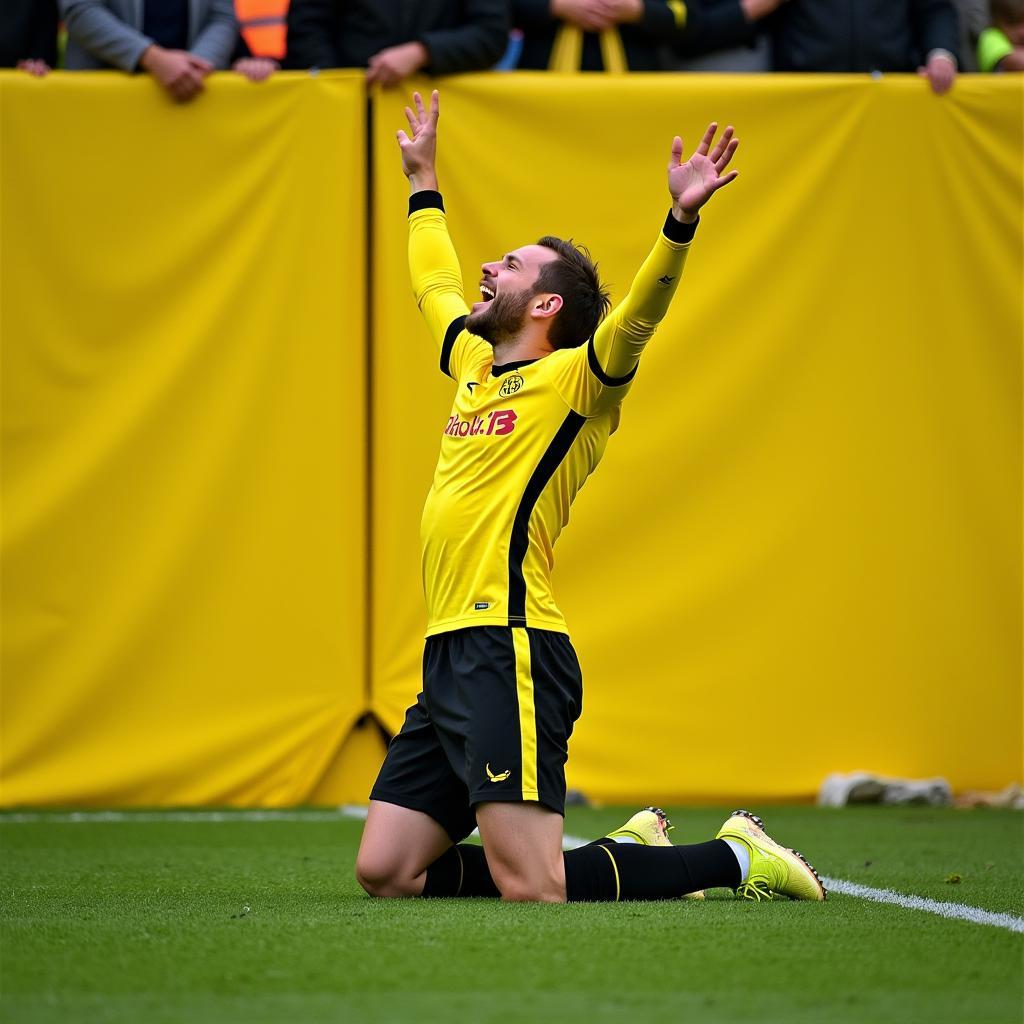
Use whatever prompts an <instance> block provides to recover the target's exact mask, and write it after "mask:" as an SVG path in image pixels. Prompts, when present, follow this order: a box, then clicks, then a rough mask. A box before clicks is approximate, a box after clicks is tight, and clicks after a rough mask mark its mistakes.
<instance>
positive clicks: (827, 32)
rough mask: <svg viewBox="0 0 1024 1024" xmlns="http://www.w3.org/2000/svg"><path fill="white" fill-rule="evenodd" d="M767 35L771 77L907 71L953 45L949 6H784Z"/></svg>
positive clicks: (865, 0) (800, 2)
mask: <svg viewBox="0 0 1024 1024" xmlns="http://www.w3.org/2000/svg"><path fill="white" fill-rule="evenodd" d="M769 29H770V32H771V39H772V58H773V63H774V67H775V70H776V71H913V70H915V69H916V68H917V67H919V66H920V65H921V64H923V63H924V59H925V57H926V56H927V55H928V53H929V52H930V51H931V50H934V49H943V50H949V51H950V53H953V54H956V52H957V47H958V42H959V25H958V21H957V13H956V10H955V8H954V7H953V3H952V0H788V3H784V4H783V5H782V6H781V7H780V8H779V9H778V10H777V11H776V12H775V13H774V14H773V15H772V16H771V18H770V19H769Z"/></svg>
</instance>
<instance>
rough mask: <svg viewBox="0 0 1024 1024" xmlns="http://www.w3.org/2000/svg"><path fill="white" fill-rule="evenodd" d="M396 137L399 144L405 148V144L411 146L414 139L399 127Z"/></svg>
mask: <svg viewBox="0 0 1024 1024" xmlns="http://www.w3.org/2000/svg"><path fill="white" fill-rule="evenodd" d="M395 138H396V139H398V144H399V145H400V146H402V147H403V148H404V147H405V146H411V145H412V139H410V138H409V136H408V135H406V134H405V132H403V131H402V129H401V128H399V129H398V131H397V132H395Z"/></svg>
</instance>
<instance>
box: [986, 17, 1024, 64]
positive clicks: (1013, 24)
mask: <svg viewBox="0 0 1024 1024" xmlns="http://www.w3.org/2000/svg"><path fill="white" fill-rule="evenodd" d="M978 66H979V67H980V68H981V70H982V71H1024V0H992V25H991V27H990V28H987V29H985V31H984V32H982V33H981V38H980V39H979V40H978Z"/></svg>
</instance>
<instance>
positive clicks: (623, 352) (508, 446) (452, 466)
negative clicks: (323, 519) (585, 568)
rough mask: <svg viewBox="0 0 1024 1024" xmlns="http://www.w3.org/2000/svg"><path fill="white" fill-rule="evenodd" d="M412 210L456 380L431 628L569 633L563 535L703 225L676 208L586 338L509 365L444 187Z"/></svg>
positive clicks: (426, 512)
mask: <svg viewBox="0 0 1024 1024" xmlns="http://www.w3.org/2000/svg"><path fill="white" fill-rule="evenodd" d="M409 208H410V216H409V266H410V271H411V274H412V283H413V290H414V292H415V294H416V301H417V304H418V306H419V309H420V311H421V312H422V313H423V315H424V317H425V319H426V321H427V325H428V327H429V328H430V332H431V334H432V335H433V337H434V340H435V341H436V342H437V344H438V346H439V347H440V366H441V370H442V371H443V372H444V373H446V374H448V376H449V377H451V378H452V380H454V381H455V382H456V389H455V399H454V402H453V405H452V409H451V413H450V415H449V417H448V420H447V422H446V423H445V424H444V426H443V428H442V431H441V452H440V455H439V457H438V460H437V468H436V470H435V471H434V479H433V483H432V485H431V488H430V493H429V494H428V495H427V500H426V504H425V506H424V509H423V518H422V522H421V529H420V539H421V550H422V570H423V588H424V592H425V594H426V600H427V612H428V626H427V636H433V635H434V634H437V633H444V632H448V631H450V630H454V629H463V628H465V627H467V626H512V627H517V626H518V627H524V626H530V627H533V628H538V629H549V630H554V631H557V632H561V633H566V632H568V630H567V628H566V625H565V620H564V619H563V617H562V614H561V612H559V610H558V607H557V605H556V604H555V599H554V595H553V594H552V590H551V570H552V568H553V566H554V546H555V541H556V540H557V539H558V536H559V534H560V533H561V531H562V529H563V528H564V527H565V525H566V523H567V522H568V521H569V509H570V506H571V505H572V502H573V499H574V498H575V497H576V495H577V493H578V492H579V490H580V488H581V487H582V486H583V484H584V482H585V481H586V479H587V477H588V476H590V474H591V473H592V472H593V471H594V469H595V468H596V467H597V464H598V463H599V462H600V461H601V457H602V456H603V455H604V451H605V447H606V445H607V444H608V438H609V436H610V435H611V434H612V433H613V432H614V431H615V429H616V427H617V426H618V421H619V406H620V405H621V403H622V400H623V399H624V398H625V397H626V394H627V392H628V391H629V387H630V383H631V382H632V380H633V377H634V376H635V374H636V370H637V365H638V361H639V358H640V354H641V352H642V351H643V348H644V346H645V345H646V343H647V341H648V340H649V339H650V337H651V336H652V335H653V334H654V331H655V329H656V327H657V325H658V323H659V322H660V321H661V319H662V318H663V317H664V315H665V312H666V311H667V309H668V306H669V303H670V302H671V300H672V296H673V294H674V293H675V289H676V286H677V285H678V283H679V278H680V275H681V273H682V269H683V263H684V262H685V259H686V253H687V250H688V248H689V244H690V241H691V239H692V237H693V231H694V229H695V227H696V224H692V225H684V224H681V223H679V222H678V221H676V220H675V219H674V218H673V217H672V216H671V214H670V215H669V217H668V219H667V220H666V223H665V228H664V229H663V231H662V233H661V234H660V235H659V236H658V239H657V241H656V242H655V245H654V248H653V250H652V251H651V253H650V255H649V256H648V257H647V259H646V261H645V262H644V264H643V266H642V267H641V269H640V271H639V272H638V274H637V276H636V278H635V279H634V281H633V284H632V286H631V287H630V290H629V294H628V295H627V296H626V298H625V299H624V300H623V301H622V303H621V304H620V305H618V306H617V307H616V308H615V309H614V310H613V311H612V312H611V313H610V314H609V316H608V317H607V318H606V319H605V320H604V321H603V322H602V324H601V325H600V327H598V329H597V331H596V333H595V334H594V336H593V337H592V338H590V339H589V340H588V341H587V342H586V343H585V344H582V345H580V346H579V347H578V348H563V349H558V350H556V351H555V352H552V353H551V354H550V355H546V356H544V357H543V358H540V359H535V360H525V361H521V362H514V363H506V364H504V365H500V366H496V365H495V364H494V359H493V350H492V348H491V346H490V344H488V342H486V341H484V340H483V339H482V338H479V337H477V336H476V335H474V334H470V333H469V332H468V331H466V330H465V328H464V323H465V319H466V316H467V315H468V313H469V307H468V306H467V304H466V300H465V297H464V295H463V291H462V273H461V271H460V269H459V263H458V259H457V257H456V255H455V250H454V248H453V246H452V243H451V239H450V237H449V235H448V227H447V223H446V220H445V214H444V207H443V205H442V201H441V196H440V194H439V193H437V192H416V193H414V194H413V196H412V197H411V199H410V207H409Z"/></svg>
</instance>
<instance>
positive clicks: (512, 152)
mask: <svg viewBox="0 0 1024 1024" xmlns="http://www.w3.org/2000/svg"><path fill="white" fill-rule="evenodd" d="M441 88H442V91H443V112H442V122H441V145H440V172H441V176H442V188H443V190H444V192H445V196H446V201H447V204H448V207H449V210H450V222H451V226H452V231H453V235H454V238H455V241H456V244H457V247H458V249H459V252H460V254H461V256H462V259H463V270H464V275H465V280H466V283H467V287H468V288H470V289H471V290H472V288H473V287H474V286H475V282H476V281H477V280H478V279H479V263H480V262H481V261H482V260H484V259H491V258H494V257H495V256H498V255H501V254H502V253H504V252H506V251H508V250H509V249H510V248H514V247H515V246H517V245H520V244H523V243H525V242H529V241H533V240H535V239H536V238H538V237H539V236H540V235H542V234H547V233H554V234H560V235H563V236H569V235H572V236H574V237H576V238H577V239H578V240H580V241H583V242H586V243H587V244H588V245H590V247H591V248H592V250H593V252H594V254H595V256H596V257H597V258H598V259H599V260H600V262H601V266H602V271H603V274H604V276H605V278H606V279H607V280H608V281H609V283H610V284H611V286H612V290H613V294H614V295H615V296H621V295H622V294H623V292H624V291H625V289H626V288H627V287H628V283H629V280H630V277H631V275H632V272H633V271H634V270H635V269H636V267H637V265H638V263H639V261H640V260H641V259H642V258H643V256H644V255H645V254H646V252H647V251H648V248H649V246H650V243H651V241H652V239H653V237H654V236H655V234H656V233H657V231H658V230H659V228H660V224H661V222H662V220H663V218H664V215H665V211H666V208H667V198H666V193H665V186H664V166H665V164H666V163H667V158H668V146H669V143H670V140H671V137H672V135H673V134H674V133H675V132H677V131H678V132H680V133H681V134H682V135H683V136H684V139H685V140H686V142H687V145H688V147H689V146H692V144H693V143H694V142H695V141H696V139H697V138H698V137H699V134H700V132H701V130H702V129H703V127H704V125H705V123H706V122H707V120H709V119H710V118H712V117H718V118H721V119H722V120H723V121H724V120H728V121H731V122H732V123H734V124H735V125H736V127H737V130H738V132H739V134H740V136H741V138H742V140H743V143H742V146H741V148H740V151H739V154H738V156H737V160H736V164H737V166H738V167H739V168H740V170H741V175H740V178H739V180H738V181H737V182H736V184H735V185H732V186H730V188H729V189H728V190H727V191H726V192H725V193H724V194H723V195H721V196H719V197H716V199H715V200H714V201H713V203H712V205H711V207H710V209H709V210H708V211H707V215H706V217H705V218H704V223H703V224H702V225H701V228H700V231H699V233H698V238H697V241H696V243H695V245H694V248H693V252H692V254H691V256H690V259H689V261H688V263H687V269H686V276H685V279H684V282H683V284H682V287H681V290H680V293H679V296H678V298H677V301H676V304H675V306H674V308H673V310H672V312H671V314H670V317H669V319H668V321H667V322H666V323H665V325H664V327H663V329H662V330H661V331H660V332H659V334H658V336H657V337H656V338H655V339H654V341H653V342H652V343H651V345H650V347H649V349H648V352H647V354H646V355H645V356H644V360H643V363H642V365H641V368H640V372H639V375H638V377H637V381H636V384H635V386H634V389H633V392H632V393H631V395H630V397H629V399H628V401H627V403H626V406H625V407H624V413H623V420H622V426H621V429H620V430H619V431H618V433H617V434H616V435H615V437H614V438H613V439H612V442H611V444H610V446H609V450H608V454H607V455H606V457H605V460H604V463H603V464H602V466H601V467H600V468H599V470H598V473H597V475H596V476H595V477H594V479H593V480H591V481H590V482H589V483H588V484H587V486H586V488H585V489H584V491H583V493H582V494H581V496H580V498H579V500H578V502H577V504H576V507H575V509H574V514H573V521H572V522H571V523H570V525H569V527H568V528H567V530H566V532H565V534H564V536H563V537H562V539H561V541H560V542H559V545H558V548H557V551H556V561H557V568H556V573H555V587H556V594H557V595H558V597H559V599H560V603H561V607H562V610H563V611H564V612H565V614H566V616H567V618H568V621H569V625H570V628H571V630H572V635H573V640H574V642H575V644H576V646H577V648H578V650H579V653H580V656H581V661H582V664H583V669H584V676H585V685H586V698H585V710H584V715H583V718H582V720H581V722H580V726H579V729H578V732H577V734H576V736H575V737H574V738H573V741H572V744H571V748H570V749H571V757H570V764H569V781H570V785H574V786H577V787H580V788H582V789H584V790H585V791H587V792H588V793H590V794H591V795H593V796H596V797H599V798H603V799H606V800H610V799H623V800H630V801H635V800H637V799H650V800H655V799H658V800H666V801H667V800H676V799H683V798H687V799H692V798H704V799H714V798H726V797H729V796H733V795H738V794H741V793H742V794H744V795H747V796H749V797H759V796H775V797H785V796H802V795H806V794H809V793H811V792H812V791H813V790H814V789H815V788H816V787H817V785H818V783H819V782H820V780H821V778H822V777H823V776H824V775H825V774H826V773H827V772H829V771H833V770H843V769H853V768H860V767H864V768H869V769H873V770H876V771H884V772H891V773H894V774H906V775H929V774H933V773H940V774H944V775H946V776H947V777H948V778H949V779H950V780H951V781H952V782H953V783H954V785H955V786H957V787H966V786H998V785H1002V784H1004V783H1005V782H1007V781H1010V780H1012V779H1014V778H1019V777H1020V775H1021V718H1022V708H1021V543H1020V526H1021V479H1020V478H1021V473H1020V467H1021V454H1022V451H1021V342H1022V322H1021V316H1022V314H1021V294H1022V270H1024V257H1022V251H1021V250H1022V238H1024V231H1022V228H1024V224H1022V208H1024V207H1022V185H1021V178H1022V170H1021V168H1022V156H1024V143H1022V96H1024V83H1021V82H1019V81H1011V80H1010V79H1009V78H1001V79H997V78H995V77H992V78H980V77H979V78H968V77H963V78H961V79H960V81H958V83H957V86H956V88H955V90H954V91H953V93H952V94H951V95H950V96H948V97H945V98H937V97H935V96H933V95H932V94H931V93H930V92H929V91H928V89H927V86H926V84H925V83H923V82H921V81H919V80H918V79H916V78H909V77H907V78H902V77H899V76H887V77H886V78H885V79H884V80H883V81H881V82H872V81H870V80H868V79H866V78H860V77H857V78H854V77H849V78H846V77H836V78H814V77H810V76H806V77H799V78H790V77H782V76H775V77H757V78H754V77H745V76H744V77H736V78H731V77H723V76H708V77H700V76H629V77H616V78H614V79H613V78H611V77H609V76H572V77H571V78H566V79H560V78H558V77H554V76H545V75H530V74H521V75H515V76H499V75H488V76H466V77H459V78H453V79H451V80H446V81H444V82H442V83H441ZM364 100H365V97H364V95H363V91H362V84H361V78H360V76H359V75H354V74H352V75H350V74H345V73H338V74H330V75H321V76H319V77H318V78H316V79H310V78H309V77H308V76H305V75H294V76H291V75H284V76H275V78H274V79H273V80H271V81H270V82H268V83H264V84H263V85H261V86H259V87H256V86H252V85H250V84H249V83H247V82H244V81H243V80H241V79H239V78H236V77H233V76H229V75H223V76H216V77H215V78H214V79H213V80H212V81H211V82H210V85H209V89H208V92H207V94H206V95H204V96H203V97H202V98H201V99H200V101H198V102H197V103H195V104H191V105H189V106H186V107H177V106H174V105H173V104H171V103H169V102H168V101H166V100H165V99H164V97H163V95H162V94H161V93H160V91H159V90H158V88H157V87H156V86H155V85H154V84H153V83H152V82H149V81H147V80H144V79H136V80H130V79H126V78H125V77H124V76H120V75H116V74H95V75H93V74H77V75H70V74H69V75H56V76H51V77H49V78H47V79H45V80H43V81H41V82H40V81H36V80H34V79H31V78H29V77H28V76H22V75H15V74H13V73H11V74H0V105H2V107H0V114H2V127H0V145H2V154H0V170H2V181H0V193H2V198H0V216H2V224H0V260H2V263H0V289H2V293H0V307H2V308H0V332H2V343H3V366H2V369H3V395H2V397H3V429H4V434H3V480H2V483H3V549H2V555H3V573H4V576H3V584H4V592H3V653H4V664H3V670H4V676H3V695H2V701H3V707H2V734H0V740H2V747H0V803H3V804H5V805H12V804H26V803H49V804H96V805H99V804H150V805H154V804H171V803H177V804H183V803H225V802H228V803H237V804H244V803H248V804H284V803H292V802H300V801H303V800H315V801H324V802H331V801H336V800H337V799H338V798H339V794H341V793H345V794H346V796H347V797H348V798H351V797H358V796H359V795H360V793H357V792H352V791H351V788H347V787H351V785H352V782H351V780H350V779H349V775H350V774H351V773H354V772H355V771H356V768H357V767H358V770H359V771H360V772H363V773H366V774H367V775H368V774H369V773H368V771H367V766H368V764H369V761H370V760H372V759H373V758H374V757H375V756H376V757H379V754H380V747H379V744H378V741H377V739H376V737H375V734H374V732H373V729H372V727H371V726H366V727H364V728H363V729H361V730H355V731H353V730H352V725H353V723H354V722H355V721H356V719H357V718H358V717H359V716H360V715H361V714H362V713H363V712H364V711H365V710H366V709H367V708H368V707H372V709H373V710H374V711H375V712H376V713H377V714H378V715H379V716H380V718H381V719H382V720H383V721H384V722H385V724H387V725H388V726H389V727H390V728H392V729H395V728H397V727H398V726H399V725H400V723H401V718H402V713H403V711H404V708H405V706H406V705H407V704H408V703H409V702H410V701H411V700H412V699H413V697H414V696H415V693H416V691H417V689H418V687H419V666H420V654H421V649H422V639H421V638H422V633H423V628H424V625H425V622H424V612H423V604H422V594H421V588H420V580H419V554H418V536H417V535H418V519H419V513H420V509H421V508H422V503H423V498H424V496H425V494H426V491H427V488H428V486H429V482H430V477H431V473H432V470H433V466H434V460H435V458H436V454H437V448H438V444H439V438H440V436H441V431H442V430H443V427H444V424H445V422H446V420H447V416H448V412H449V406H450V402H451V392H450V382H448V381H447V380H446V379H445V378H444V377H442V376H441V375H440V373H439V372H438V371H437V369H436V353H435V351H434V349H433V346H432V345H431V343H430V341H429V338H428V337H427V334H426V331H425V329H424V328H423V326H422V324H421V322H420V320H419V317H418V314H417V312H416V310H415V306H414V303H413V301H412V297H411V293H410V288H409V281H408V272H407V269H406V255H405V253H406V225H405V205H406V193H407V186H406V183H405V180H404V178H403V177H402V175H401V172H400V170H399V162H398V155H397V152H396V148H395V142H394V131H395V129H396V128H398V127H401V126H402V125H403V123H404V118H403V115H402V113H401V107H402V105H403V104H404V102H405V96H404V94H398V93H388V94H382V95H380V96H377V97H375V98H374V105H375V116H374V129H373V138H372V140H371V141H372V145H373V146H374V150H375V153H374V160H373V166H374V180H373V182H372V183H371V186H372V187H371V188H370V190H369V191H367V187H366V186H367V183H366V182H365V181H364V170H363V169H364V167H365V165H366V158H367V150H366V136H365V121H364V109H365V107H364ZM368 195H372V196H373V204H372V209H369V210H368V208H367V196H368ZM367 216H369V217H370V232H369V234H370V237H371V240H372V245H371V248H370V252H371V253H372V257H368V255H367V249H366V245H365V241H366V231H365V224H364V218H366V217H367ZM368 259H369V260H370V262H369V264H368ZM367 269H369V271H370V272H371V273H372V289H371V309H370V310H367V309H366V308H365V306H366V294H367V291H366V281H367V278H366V273H367ZM367 313H370V314H371V317H370V319H369V323H371V324H372V331H370V332H369V333H368V332H367V322H368V321H367ZM368 352H369V353H370V358H369V359H367V353H368ZM368 399H369V401H368ZM368 464H369V465H370V466H371V467H372V487H371V489H370V491H369V495H370V497H371V500H372V510H373V511H372V517H371V520H370V521H369V522H367V521H366V516H365V509H366V507H367V496H368V492H367V486H366V485H367V481H366V479H365V475H366V467H367V465H368ZM368 546H369V551H368ZM367 554H369V567H370V576H369V578H367V575H366V565H367ZM368 594H369V595H370V599H369V606H367V595H368ZM368 629H369V634H367V630H368ZM368 636H369V641H370V645H369V650H370V652H371V658H370V663H369V665H367V664H366V662H365V657H364V653H365V651H366V649H367V638H368ZM767 754H770V757H769V756H765V755H767ZM366 781H368V778H367V780H366ZM363 785H364V783H363V781H360V782H359V784H358V785H357V786H356V788H357V789H358V788H359V786H363ZM361 795H365V787H364V789H363V790H362V792H361Z"/></svg>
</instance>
